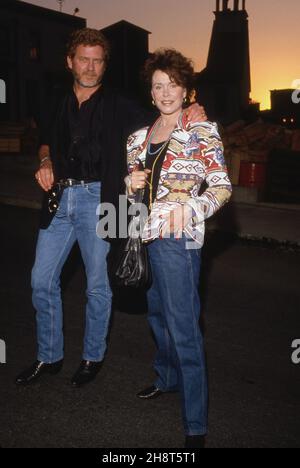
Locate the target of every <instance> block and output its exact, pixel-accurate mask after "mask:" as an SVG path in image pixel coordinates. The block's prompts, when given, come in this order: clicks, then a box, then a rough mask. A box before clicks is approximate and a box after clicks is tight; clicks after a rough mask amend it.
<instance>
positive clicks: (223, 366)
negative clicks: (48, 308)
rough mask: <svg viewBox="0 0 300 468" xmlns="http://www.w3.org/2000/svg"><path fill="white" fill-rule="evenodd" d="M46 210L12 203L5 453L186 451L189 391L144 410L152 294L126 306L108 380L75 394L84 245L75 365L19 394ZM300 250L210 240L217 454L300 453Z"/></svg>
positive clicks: (7, 226)
mask: <svg viewBox="0 0 300 468" xmlns="http://www.w3.org/2000/svg"><path fill="white" fill-rule="evenodd" d="M37 228H38V212H37V211H36V210H31V209H28V208H20V207H19V208H18V207H12V206H4V205H0V232H1V244H0V249H1V272H0V275H1V282H0V300H1V314H0V339H2V340H5V343H6V350H7V356H6V364H1V365H0V379H1V385H0V401H1V412H0V418H1V424H0V446H1V447H3V448H40V447H42V448H46V447H55V448H63V447H66V448H74V447H82V448H90V447H94V448H116V447H119V448H138V447H143V448H180V447H182V446H183V433H182V423H181V414H180V407H179V398H178V395H177V394H169V395H164V396H162V397H161V398H158V399H157V400H153V401H148V402H146V401H140V400H138V399H137V398H136V396H135V394H136V392H137V391H139V390H141V389H142V388H144V387H145V386H147V385H149V384H151V383H152V382H153V379H154V374H153V370H152V365H151V364H152V360H153V357H154V353H155V346H154V343H153V340H152V337H151V333H150V331H149V328H148V325H147V321H146V315H145V312H146V310H145V309H146V307H145V303H144V300H143V296H142V295H139V296H137V295H136V293H135V292H134V291H130V292H129V291H128V292H127V293H126V294H124V293H123V294H122V295H119V297H118V298H117V299H116V302H115V306H114V312H113V317H112V323H111V331H110V336H109V343H108V351H107V354H106V358H105V362H104V365H103V367H102V370H101V371H100V373H99V375H98V377H97V379H96V380H95V381H94V382H93V383H91V384H89V385H88V386H87V387H84V388H81V389H74V388H72V387H71V386H70V378H71V376H72V374H73V372H74V371H75V370H76V368H77V367H78V365H79V362H80V359H81V350H82V339H83V326H84V305H85V295H84V291H85V275H84V270H83V267H82V263H81V260H80V255H79V253H78V250H77V249H76V248H75V250H74V251H73V254H72V256H71V258H70V259H69V261H68V263H67V265H66V268H65V270H64V274H63V300H64V313H65V362H64V367H63V370H62V372H61V373H60V374H59V375H57V376H46V375H45V376H43V377H42V378H41V379H40V380H39V381H38V382H36V384H34V385H33V386H30V387H26V388H18V387H16V386H15V384H14V378H15V376H16V375H17V374H18V373H19V372H20V371H21V370H23V369H24V368H25V367H26V366H27V365H28V364H31V363H32V362H33V360H34V359H35V353H36V342H35V321H34V310H33V308H32V305H31V289H30V271H31V268H32V264H33V261H34V249H35V242H36V236H37ZM299 266H300V253H299V251H298V250H297V249H296V250H295V249H294V248H290V247H289V246H288V245H287V246H283V245H281V246H280V245H278V246H276V245H266V244H262V245H260V244H256V243H249V242H246V241H243V240H241V239H237V238H236V237H235V236H232V235H229V234H224V233H220V232H211V233H208V236H207V239H206V244H205V248H204V250H203V268H202V278H201V295H202V303H203V304H202V308H203V310H202V327H203V330H204V333H205V342H206V352H207V362H208V373H209V389H210V405H209V428H210V429H209V434H208V437H207V447H208V448H225V447H232V448H254V447H260V448H267V447H268V448H277V447H278V448H279V447H280V448H292V447H295V448H296V447H297V448H299V447H300V399H299V394H300V364H296V363H293V361H292V357H291V356H292V353H293V349H292V342H293V341H294V340H295V339H300V314H299V304H300V301H299V300H300V289H299Z"/></svg>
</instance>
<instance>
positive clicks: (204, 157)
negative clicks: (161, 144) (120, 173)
mask: <svg viewBox="0 0 300 468" xmlns="http://www.w3.org/2000/svg"><path fill="white" fill-rule="evenodd" d="M155 126H156V123H155V124H154V126H153V127H152V128H151V129H150V130H149V128H143V129H141V130H138V131H137V132H135V133H133V134H132V135H130V137H129V138H128V141H127V156H128V157H127V162H128V172H129V174H131V173H132V171H133V170H136V169H138V165H139V163H140V162H141V163H142V164H143V165H144V166H145V160H146V154H147V144H148V141H149V139H150V137H151V134H152V132H153V129H154V128H155ZM204 182H206V184H207V186H208V187H207V189H206V190H205V191H204V192H203V193H202V194H199V193H200V190H201V187H202V185H203V183H204ZM126 183H127V185H129V184H130V176H129V178H127V180H126ZM231 192H232V187H231V183H230V180H229V177H228V173H227V168H226V163H225V159H224V151H223V144H222V141H221V138H220V136H219V133H218V128H217V125H216V124H215V123H211V122H202V123H188V122H187V121H186V120H184V117H183V114H182V115H181V116H180V118H179V120H178V123H177V126H176V127H175V129H174V131H173V132H172V135H171V137H170V142H169V145H168V149H167V152H166V156H165V159H164V162H163V165H162V170H161V173H160V179H159V185H158V190H157V195H156V199H155V201H154V203H153V209H152V211H151V213H150V216H149V217H148V220H147V222H146V224H145V227H144V229H143V233H142V238H143V240H144V241H150V240H152V239H155V238H157V237H159V234H160V229H161V224H162V221H161V216H160V215H164V214H166V213H168V212H169V211H172V210H174V209H175V208H176V207H177V206H178V204H188V205H189V206H190V208H191V220H190V222H189V224H188V225H187V226H186V227H185V229H184V233H185V234H186V235H187V237H189V238H192V239H193V240H195V241H196V242H197V244H198V246H199V245H200V246H202V245H203V242H204V232H205V223H204V221H205V219H207V218H209V217H210V216H212V215H213V214H214V213H216V211H218V210H219V209H220V208H221V207H222V206H223V205H224V204H225V203H226V202H228V201H229V199H230V197H231Z"/></svg>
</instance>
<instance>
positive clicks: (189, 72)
mask: <svg viewBox="0 0 300 468" xmlns="http://www.w3.org/2000/svg"><path fill="white" fill-rule="evenodd" d="M157 70H160V71H162V72H165V73H166V74H167V75H169V77H170V79H171V80H173V81H174V82H175V83H176V84H177V85H179V86H182V87H183V88H186V90H187V98H188V99H190V98H191V97H192V95H193V92H194V84H195V72H194V67H193V62H192V61H191V60H190V59H188V58H186V57H185V56H184V55H182V54H181V53H180V52H178V51H177V50H174V49H158V50H156V51H155V52H154V53H153V54H151V55H150V57H149V59H148V60H147V61H146V63H145V65H144V71H143V75H144V78H145V79H146V82H147V83H148V84H149V86H150V87H151V84H152V77H153V75H154V73H155V72H156V71H157Z"/></svg>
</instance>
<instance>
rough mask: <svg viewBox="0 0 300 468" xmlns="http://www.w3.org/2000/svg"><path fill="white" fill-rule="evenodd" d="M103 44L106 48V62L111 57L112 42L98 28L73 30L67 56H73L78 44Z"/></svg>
mask: <svg viewBox="0 0 300 468" xmlns="http://www.w3.org/2000/svg"><path fill="white" fill-rule="evenodd" d="M80 45H83V46H91V47H93V46H101V47H102V48H103V50H104V60H105V62H107V61H108V59H109V54H110V44H109V42H108V40H107V39H106V37H105V36H104V35H103V34H102V33H101V32H100V31H98V30H97V29H91V28H82V29H77V30H76V31H73V32H72V34H71V36H70V39H69V42H68V44H67V56H68V57H71V58H73V57H74V55H75V53H76V49H77V47H78V46H80Z"/></svg>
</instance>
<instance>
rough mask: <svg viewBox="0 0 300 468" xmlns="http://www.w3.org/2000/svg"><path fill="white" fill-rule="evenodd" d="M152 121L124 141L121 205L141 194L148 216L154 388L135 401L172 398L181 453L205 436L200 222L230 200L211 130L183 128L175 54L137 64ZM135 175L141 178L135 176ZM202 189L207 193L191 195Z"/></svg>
mask: <svg viewBox="0 0 300 468" xmlns="http://www.w3.org/2000/svg"><path fill="white" fill-rule="evenodd" d="M145 76H146V78H147V81H148V82H149V84H150V85H151V94H152V98H153V104H155V106H156V107H157V108H158V110H159V111H160V117H159V118H158V120H157V121H156V122H155V123H154V125H153V126H152V128H144V129H142V130H139V131H137V132H136V133H134V134H133V135H131V136H130V137H129V139H128V146H127V151H128V169H129V176H128V177H127V179H126V184H127V191H128V196H129V199H134V197H135V194H136V192H137V190H139V189H144V203H145V204H146V205H147V206H148V208H149V210H150V216H149V217H148V219H147V222H146V224H145V226H144V228H143V232H142V238H143V240H144V241H145V242H147V243H148V253H149V258H150V263H151V268H152V274H153V284H152V286H151V289H150V290H149V291H148V295H147V299H148V309H149V316H148V319H149V323H150V326H151V328H152V330H153V333H154V335H155V338H156V343H157V348H158V351H157V356H156V359H155V363H154V367H155V371H156V373H157V376H158V377H157V380H156V382H155V383H154V385H152V386H151V387H149V388H147V389H145V390H143V391H141V392H140V393H138V395H137V396H138V397H139V398H141V399H151V398H155V397H158V396H159V395H161V394H162V393H166V392H173V391H179V392H180V396H181V402H182V413H183V422H184V429H185V434H186V440H185V447H187V448H189V447H191V448H192V447H203V446H204V437H205V435H206V433H207V399H208V397H207V376H206V366H205V357H204V346H203V338H202V334H201V331H200V328H199V317H200V299H199V293H198V286H199V276H200V264H201V262H200V254H201V247H202V245H203V238H204V220H205V219H206V218H208V217H210V216H212V215H213V214H214V213H215V212H216V211H217V210H218V209H219V208H221V207H222V206H223V205H224V204H225V203H226V202H227V201H228V200H229V198H230V196H231V184H230V181H229V178H228V174H227V169H226V164H225V160H224V156H223V145H222V142H221V140H220V137H219V134H218V130H217V126H216V124H214V123H210V122H202V123H187V122H186V120H185V118H184V115H183V107H184V105H185V104H186V103H188V102H189V100H190V98H191V96H192V95H193V81H194V70H193V66H192V64H191V62H190V61H189V60H188V59H187V58H185V57H184V56H183V55H181V54H180V53H179V52H177V51H175V50H164V49H161V50H158V51H156V52H155V53H154V54H153V55H152V56H151V58H149V59H148V60H147V62H146V64H145ZM142 167H143V170H141V168H142ZM203 182H206V183H207V186H208V187H207V189H206V190H205V191H204V193H202V195H199V192H200V188H201V186H202V184H203Z"/></svg>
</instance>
